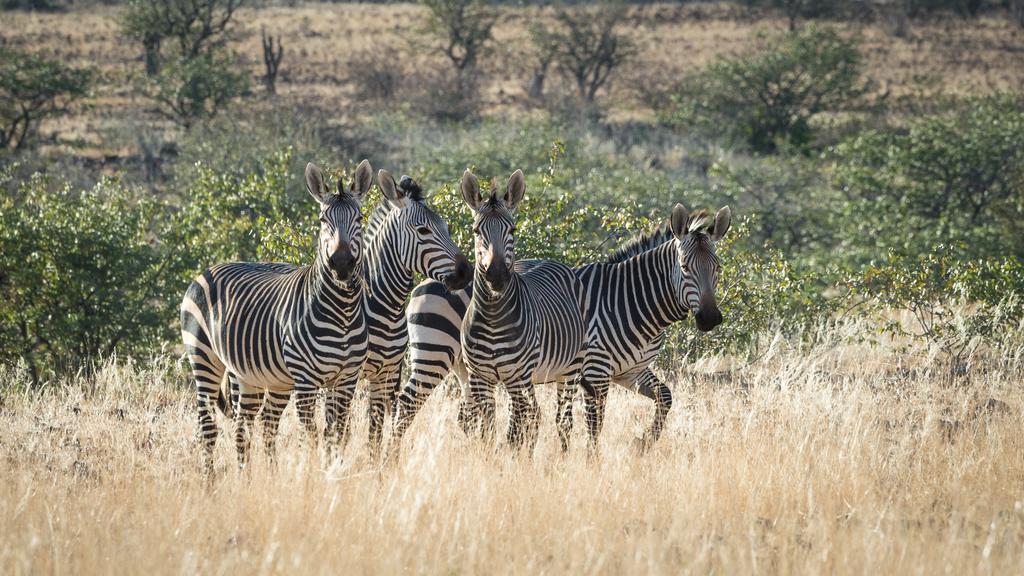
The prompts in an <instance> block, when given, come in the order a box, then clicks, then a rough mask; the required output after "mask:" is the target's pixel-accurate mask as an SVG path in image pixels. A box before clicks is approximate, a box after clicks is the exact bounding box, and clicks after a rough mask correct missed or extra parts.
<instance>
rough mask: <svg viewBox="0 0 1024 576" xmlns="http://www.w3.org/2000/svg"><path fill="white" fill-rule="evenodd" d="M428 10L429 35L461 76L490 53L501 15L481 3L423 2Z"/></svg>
mask: <svg viewBox="0 0 1024 576" xmlns="http://www.w3.org/2000/svg"><path fill="white" fill-rule="evenodd" d="M420 3H421V4H422V5H423V6H424V7H425V8H426V9H427V11H428V15H427V23H426V32H427V33H429V34H431V35H433V36H434V37H435V38H437V40H438V41H439V42H440V43H441V46H440V50H441V52H442V53H443V54H444V55H445V56H447V57H448V59H449V60H451V62H452V66H454V67H455V69H456V70H458V71H459V73H460V75H461V73H462V72H463V71H465V70H471V69H472V68H473V67H475V66H476V64H477V62H478V61H479V59H480V58H481V57H482V56H484V55H485V54H486V53H487V50H488V48H489V44H490V42H491V39H492V35H491V29H492V28H494V23H495V22H496V21H497V19H498V13H497V11H495V10H494V8H492V7H491V6H488V5H487V3H485V2H483V1H481V0H420Z"/></svg>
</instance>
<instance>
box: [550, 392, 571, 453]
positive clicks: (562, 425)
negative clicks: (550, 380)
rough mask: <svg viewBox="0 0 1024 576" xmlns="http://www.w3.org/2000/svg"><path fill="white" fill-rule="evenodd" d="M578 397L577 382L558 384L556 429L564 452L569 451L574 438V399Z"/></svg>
mask: <svg viewBox="0 0 1024 576" xmlns="http://www.w3.org/2000/svg"><path fill="white" fill-rule="evenodd" d="M575 395H576V382H575V381H568V382H559V383H558V408H557V409H556V413H555V428H557V429H558V440H559V442H560V443H561V445H562V452H568V451H569V440H570V438H571V436H572V399H573V396H575Z"/></svg>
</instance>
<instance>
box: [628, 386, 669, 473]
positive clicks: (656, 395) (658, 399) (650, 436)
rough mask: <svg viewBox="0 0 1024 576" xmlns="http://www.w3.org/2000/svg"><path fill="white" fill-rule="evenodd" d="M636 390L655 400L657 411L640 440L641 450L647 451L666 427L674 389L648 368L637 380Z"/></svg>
mask: <svg viewBox="0 0 1024 576" xmlns="http://www.w3.org/2000/svg"><path fill="white" fill-rule="evenodd" d="M635 386H636V391H637V392H639V393H640V394H642V395H643V396H646V397H647V398H650V399H651V400H654V406H655V413H654V421H653V422H651V427H650V428H648V429H647V432H645V433H644V436H643V438H642V439H641V440H640V452H641V453H642V452H646V451H648V450H650V448H651V446H653V445H654V443H655V442H657V441H658V437H660V436H661V431H662V429H663V428H664V427H665V419H666V418H667V417H668V411H669V410H671V409H672V391H671V390H669V389H668V386H666V385H665V383H664V382H662V381H661V380H660V379H658V377H657V376H655V375H654V372H651V369H650V368H648V369H647V370H644V371H643V372H642V373H641V374H640V376H639V377H637V380H636V384H635Z"/></svg>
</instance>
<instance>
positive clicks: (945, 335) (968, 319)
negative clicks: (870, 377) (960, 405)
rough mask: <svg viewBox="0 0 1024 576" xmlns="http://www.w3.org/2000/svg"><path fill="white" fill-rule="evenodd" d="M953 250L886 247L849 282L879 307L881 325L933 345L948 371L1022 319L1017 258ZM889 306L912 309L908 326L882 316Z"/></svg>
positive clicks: (961, 368) (963, 365)
mask: <svg viewBox="0 0 1024 576" xmlns="http://www.w3.org/2000/svg"><path fill="white" fill-rule="evenodd" d="M957 252H959V250H957V249H955V248H954V247H952V246H950V245H939V246H936V247H935V248H934V249H933V250H932V251H931V252H930V253H928V254H923V255H919V256H908V255H905V254H900V253H898V252H889V253H888V255H887V257H886V258H885V260H883V261H882V262H881V263H878V264H874V265H872V266H869V267H867V268H866V269H865V270H864V272H863V273H862V274H861V275H860V276H859V277H858V278H855V279H854V280H853V282H852V285H853V286H854V287H855V288H856V290H857V293H858V294H859V295H860V296H861V297H862V298H864V299H865V300H866V301H867V302H869V303H873V304H875V305H876V306H877V307H878V308H879V309H880V311H881V312H883V314H882V318H881V320H882V325H883V328H884V330H886V331H887V332H889V333H892V334H896V335H899V336H909V337H911V338H912V339H915V340H921V341H924V342H926V343H928V344H930V345H933V346H936V347H937V348H938V349H939V350H941V351H942V352H943V353H944V354H945V355H946V357H947V359H948V361H949V366H950V374H951V375H960V374H963V373H964V372H966V370H967V369H968V368H969V360H970V359H971V358H972V357H973V355H974V354H975V352H976V351H977V350H978V348H979V347H980V346H981V345H982V344H983V343H986V342H988V343H991V342H996V341H999V340H1001V339H1003V338H1004V337H1005V336H1006V335H1007V333H1008V332H1015V331H1018V330H1020V329H1021V319H1022V318H1024V299H1022V295H1024V263H1022V262H1021V260H1019V259H1017V258H998V257H995V258H988V259H984V260H967V261H965V260H961V259H959V258H958V257H957ZM894 309H895V310H906V311H908V312H909V313H910V314H911V316H912V318H913V326H912V327H911V328H910V329H907V328H906V327H905V326H904V325H903V324H902V323H900V322H899V321H898V320H892V319H891V318H888V317H886V315H885V313H887V312H890V311H892V310H894Z"/></svg>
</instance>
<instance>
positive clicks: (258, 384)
mask: <svg viewBox="0 0 1024 576" xmlns="http://www.w3.org/2000/svg"><path fill="white" fill-rule="evenodd" d="M216 342H217V343H218V345H217V346H215V347H214V351H215V352H216V353H217V355H218V357H220V359H221V362H223V363H224V367H225V368H226V369H227V372H228V373H229V374H231V375H233V376H234V377H235V378H236V379H237V380H238V382H239V384H242V385H244V386H246V387H250V388H256V389H259V390H271V391H274V392H288V391H290V390H291V389H292V388H293V387H294V381H293V380H292V377H291V375H290V374H289V373H288V371H287V370H286V369H284V368H283V367H284V366H285V361H284V358H283V357H282V356H281V354H280V352H279V351H280V346H270V347H269V348H270V349H271V350H272V351H271V358H264V359H263V360H264V361H261V362H260V361H253V358H252V356H250V357H249V358H245V357H243V358H238V357H236V355H234V354H231V353H229V352H228V351H227V350H225V346H222V345H221V342H222V340H221V339H220V338H217V340H216ZM247 360H248V361H247ZM268 360H269V361H268Z"/></svg>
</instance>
